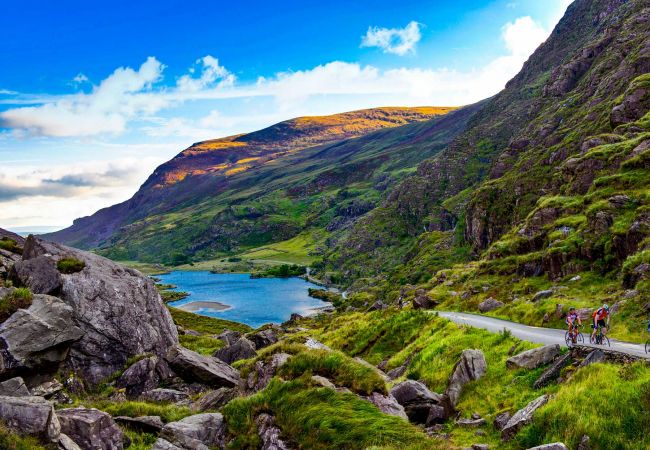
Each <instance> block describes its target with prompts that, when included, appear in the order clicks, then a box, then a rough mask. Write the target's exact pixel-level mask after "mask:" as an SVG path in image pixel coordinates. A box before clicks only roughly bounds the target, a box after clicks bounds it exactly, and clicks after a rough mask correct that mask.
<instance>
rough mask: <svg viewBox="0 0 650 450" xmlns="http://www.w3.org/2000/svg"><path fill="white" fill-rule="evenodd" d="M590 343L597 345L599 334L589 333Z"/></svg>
mask: <svg viewBox="0 0 650 450" xmlns="http://www.w3.org/2000/svg"><path fill="white" fill-rule="evenodd" d="M589 343H590V344H591V345H596V344H598V336H593V335H591V334H590V335H589Z"/></svg>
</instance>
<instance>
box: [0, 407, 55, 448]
mask: <svg viewBox="0 0 650 450" xmlns="http://www.w3.org/2000/svg"><path fill="white" fill-rule="evenodd" d="M0 422H2V423H3V424H4V425H5V426H7V428H9V429H10V430H12V431H15V432H17V433H20V434H28V435H31V436H36V437H38V438H39V439H43V440H45V441H48V442H57V440H58V439H59V434H60V433H61V425H60V423H59V420H58V419H57V416H56V414H55V413H54V407H53V406H52V404H51V403H50V402H48V401H47V400H45V399H44V398H42V397H2V396H0Z"/></svg>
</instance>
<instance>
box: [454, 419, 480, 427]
mask: <svg viewBox="0 0 650 450" xmlns="http://www.w3.org/2000/svg"><path fill="white" fill-rule="evenodd" d="M486 423H487V422H486V420H485V419H458V420H457V421H456V425H458V426H461V427H482V426H483V425H485V424H486Z"/></svg>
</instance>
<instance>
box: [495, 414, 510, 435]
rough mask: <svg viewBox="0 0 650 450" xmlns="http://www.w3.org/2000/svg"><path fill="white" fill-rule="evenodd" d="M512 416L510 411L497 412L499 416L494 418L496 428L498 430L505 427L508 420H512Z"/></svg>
mask: <svg viewBox="0 0 650 450" xmlns="http://www.w3.org/2000/svg"><path fill="white" fill-rule="evenodd" d="M511 417H512V416H511V415H510V413H508V412H502V413H500V414H497V416H496V417H495V418H494V422H493V425H494V428H496V429H497V430H499V431H501V430H503V428H504V427H505V426H506V424H507V423H508V421H509V420H510V418H511Z"/></svg>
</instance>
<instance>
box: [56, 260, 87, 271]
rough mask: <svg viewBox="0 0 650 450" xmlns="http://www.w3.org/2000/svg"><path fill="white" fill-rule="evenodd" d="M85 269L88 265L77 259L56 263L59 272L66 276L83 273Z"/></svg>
mask: <svg viewBox="0 0 650 450" xmlns="http://www.w3.org/2000/svg"><path fill="white" fill-rule="evenodd" d="M84 267H86V263H85V262H83V261H80V260H78V259H76V258H63V259H61V260H59V262H57V263H56V268H57V269H59V272H61V273H65V274H71V273H77V272H81V271H82V270H83V269H84Z"/></svg>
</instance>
